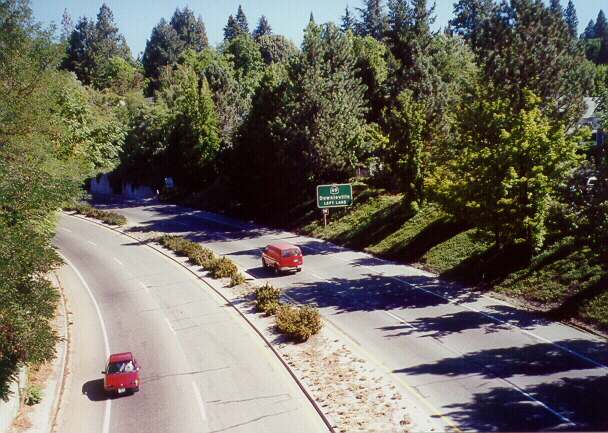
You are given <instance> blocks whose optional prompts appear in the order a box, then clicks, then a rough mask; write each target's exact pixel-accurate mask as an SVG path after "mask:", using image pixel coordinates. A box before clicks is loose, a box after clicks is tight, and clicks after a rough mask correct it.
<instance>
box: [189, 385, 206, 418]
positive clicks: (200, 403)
mask: <svg viewBox="0 0 608 433" xmlns="http://www.w3.org/2000/svg"><path fill="white" fill-rule="evenodd" d="M192 389H193V390H194V396H195V397H196V402H197V403H198V408H199V409H200V411H201V417H202V418H203V421H206V420H207V413H206V412H205V404H204V403H203V397H201V392H200V391H199V389H198V387H197V386H196V383H194V382H192Z"/></svg>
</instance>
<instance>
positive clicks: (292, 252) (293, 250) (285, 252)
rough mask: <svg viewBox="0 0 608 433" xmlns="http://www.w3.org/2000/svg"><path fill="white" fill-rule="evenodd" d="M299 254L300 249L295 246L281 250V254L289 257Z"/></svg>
mask: <svg viewBox="0 0 608 433" xmlns="http://www.w3.org/2000/svg"><path fill="white" fill-rule="evenodd" d="M298 255H300V250H299V249H297V248H291V249H289V250H283V253H282V256H283V257H291V256H298Z"/></svg>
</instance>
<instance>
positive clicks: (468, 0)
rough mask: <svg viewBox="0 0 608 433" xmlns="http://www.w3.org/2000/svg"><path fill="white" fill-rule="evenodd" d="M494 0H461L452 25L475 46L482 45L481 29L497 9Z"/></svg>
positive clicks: (457, 32)
mask: <svg viewBox="0 0 608 433" xmlns="http://www.w3.org/2000/svg"><path fill="white" fill-rule="evenodd" d="M496 7H497V6H496V4H495V3H494V0H459V1H458V3H456V4H454V18H453V19H452V20H451V21H450V26H451V27H452V29H453V31H454V32H455V33H456V34H459V35H461V36H463V37H464V38H465V39H466V40H468V41H469V42H471V44H472V45H473V46H478V45H480V41H479V39H480V38H482V35H481V30H482V28H483V26H484V25H485V23H487V20H489V19H490V17H491V16H492V15H493V14H494V12H495V10H496Z"/></svg>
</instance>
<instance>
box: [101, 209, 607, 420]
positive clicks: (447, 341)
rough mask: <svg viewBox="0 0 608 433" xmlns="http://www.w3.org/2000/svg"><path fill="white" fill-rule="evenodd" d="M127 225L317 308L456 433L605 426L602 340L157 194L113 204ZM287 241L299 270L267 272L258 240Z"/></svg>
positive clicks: (425, 277)
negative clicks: (298, 254) (222, 261)
mask: <svg viewBox="0 0 608 433" xmlns="http://www.w3.org/2000/svg"><path fill="white" fill-rule="evenodd" d="M108 208H111V209H113V210H116V211H118V212H120V213H122V214H124V215H125V216H127V218H128V219H129V225H130V229H131V230H152V231H163V232H168V233H174V234H181V235H184V236H188V237H189V238H190V239H192V240H195V241H198V242H202V243H204V244H205V245H206V246H207V247H209V248H211V249H213V250H215V251H216V252H217V253H219V254H223V255H226V256H228V257H230V258H231V259H233V260H234V261H235V262H237V263H238V264H239V265H240V266H242V267H243V268H244V269H246V270H247V272H248V273H249V274H251V275H252V276H254V277H256V278H258V279H261V280H267V281H269V282H271V283H272V284H273V285H275V286H277V287H281V288H282V289H284V291H285V293H286V294H287V295H288V296H290V297H292V298H294V299H296V300H298V301H300V302H306V303H315V304H317V305H318V306H319V307H320V309H321V311H322V314H323V315H324V317H325V318H326V319H327V320H328V321H330V322H331V323H332V324H333V325H335V326H336V327H337V328H338V329H340V330H342V331H343V332H344V334H345V335H348V336H349V338H351V339H352V341H353V342H354V343H356V344H358V345H359V346H360V347H361V348H362V349H364V350H365V351H366V352H367V353H369V354H370V356H371V357H373V358H374V359H375V360H377V362H378V363H379V364H380V365H382V366H383V367H384V368H386V369H387V370H388V371H389V372H390V374H391V375H392V377H393V378H394V379H395V383H396V384H397V385H402V384H405V383H406V384H407V385H408V389H409V390H410V391H412V390H413V391H412V392H413V393H415V394H417V396H418V397H420V398H421V399H423V400H425V401H426V402H429V403H430V404H431V405H432V406H433V407H434V408H435V409H436V411H437V412H438V415H440V416H442V417H445V418H447V419H449V420H450V422H452V423H454V424H456V425H457V426H458V428H459V429H462V430H476V431H532V430H577V431H580V430H595V431H605V430H608V411H606V409H605V402H606V401H608V374H607V373H608V345H607V343H606V341H605V340H604V339H602V338H599V337H597V336H594V335H592V334H589V333H586V332H583V331H580V330H578V329H575V328H572V327H570V326H566V325H564V324H560V323H555V322H551V321H548V320H546V319H545V318H543V317H540V316H538V315H535V314H533V313H530V312H526V311H524V310H522V309H519V308H517V307H515V306H513V305H511V304H509V303H506V302H503V301H500V300H497V299H493V298H491V297H488V296H485V295H483V294H480V293H477V292H474V291H471V290H470V289H468V288H466V287H462V286H460V285H457V284H452V283H448V282H445V281H441V280H439V279H437V278H436V277H435V276H433V275H432V274H429V273H427V272H423V271H421V270H419V269H416V268H413V267H410V266H405V265H400V264H396V263H392V262H388V261H384V260H380V259H377V258H374V257H372V256H370V255H368V254H365V253H361V252H355V251H351V250H348V249H344V248H339V247H337V246H335V245H332V244H330V243H327V242H323V241H319V240H316V239H312V238H309V237H304V236H298V235H296V234H293V233H288V232H282V231H279V230H271V229H267V228H264V227H260V226H256V225H254V224H252V223H245V222H241V221H237V220H233V219H230V218H227V217H224V216H221V215H217V214H212V213H209V212H203V211H193V210H191V209H186V208H181V207H178V206H173V205H166V204H159V203H153V202H152V203H147V204H142V203H122V204H120V203H119V204H116V203H114V204H110V205H108ZM276 240H285V241H288V242H291V243H294V244H297V245H300V246H301V247H302V248H303V250H304V254H305V264H304V269H303V271H302V272H300V273H298V274H295V275H286V276H275V275H273V274H271V273H269V272H266V271H265V270H264V269H262V267H261V263H260V251H259V249H260V248H261V247H263V246H265V245H266V244H267V243H270V242H271V241H276Z"/></svg>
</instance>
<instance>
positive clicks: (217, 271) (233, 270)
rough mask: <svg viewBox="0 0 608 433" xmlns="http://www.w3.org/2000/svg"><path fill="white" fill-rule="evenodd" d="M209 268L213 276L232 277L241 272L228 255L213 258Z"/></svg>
mask: <svg viewBox="0 0 608 433" xmlns="http://www.w3.org/2000/svg"><path fill="white" fill-rule="evenodd" d="M207 270H208V271H209V272H210V273H211V276H212V277H213V278H230V277H232V276H233V275H236V274H238V273H239V269H238V268H237V267H236V265H235V264H234V263H233V262H232V260H230V259H229V258H227V257H221V258H219V259H215V260H212V261H211V262H210V264H209V268H207Z"/></svg>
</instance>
